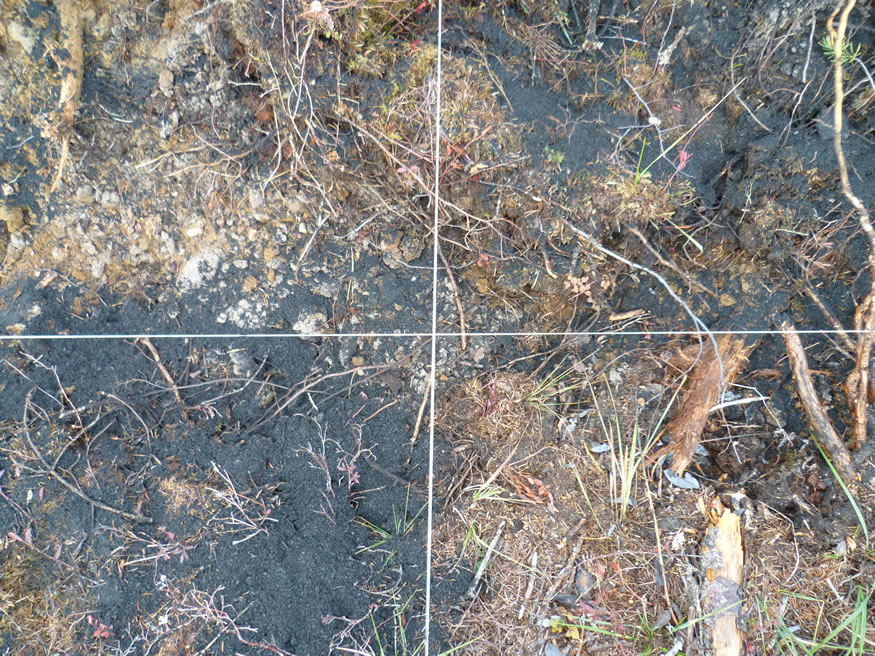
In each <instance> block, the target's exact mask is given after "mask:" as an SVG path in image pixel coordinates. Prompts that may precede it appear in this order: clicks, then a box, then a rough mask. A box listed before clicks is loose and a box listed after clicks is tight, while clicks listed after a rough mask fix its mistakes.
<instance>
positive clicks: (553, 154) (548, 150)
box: [544, 146, 565, 168]
mask: <svg viewBox="0 0 875 656" xmlns="http://www.w3.org/2000/svg"><path fill="white" fill-rule="evenodd" d="M544 155H546V156H547V161H548V162H550V163H551V164H554V165H555V166H556V167H557V168H559V167H561V166H562V162H564V161H565V153H563V152H562V151H559V150H556V149H555V148H552V147H550V146H544Z"/></svg>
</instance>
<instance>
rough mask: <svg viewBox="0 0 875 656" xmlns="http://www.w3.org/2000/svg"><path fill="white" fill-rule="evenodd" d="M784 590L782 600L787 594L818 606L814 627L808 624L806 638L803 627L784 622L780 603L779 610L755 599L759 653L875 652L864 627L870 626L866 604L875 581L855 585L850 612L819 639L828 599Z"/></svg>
mask: <svg viewBox="0 0 875 656" xmlns="http://www.w3.org/2000/svg"><path fill="white" fill-rule="evenodd" d="M785 594H786V597H785V601H786V599H788V598H795V599H798V600H800V601H805V602H808V603H814V604H817V605H818V606H820V612H819V613H818V616H817V621H816V622H815V624H814V627H810V628H809V630H810V633H811V635H812V637H811V638H806V637H803V636H801V635H799V633H800V631H801V630H802V628H803V627H800V626H799V625H797V624H794V625H791V626H788V625H787V622H786V620H785V617H784V610H783V606H784V604H783V603H782V608H781V610H778V611H776V610H774V609H770V608H769V607H768V606H767V604H766V603H765V602H764V601H763V600H762V599H757V600H756V612H757V624H756V626H757V627H758V633H759V636H758V642H759V643H760V646H761V649H762V653H769V654H771V653H778V654H790V655H792V656H797V655H803V656H814V655H815V654H818V653H823V652H829V653H830V654H841V655H842V656H872V655H873V654H875V647H873V642H872V640H871V638H867V636H866V631H867V629H868V628H869V623H868V621H869V617H868V606H869V602H870V600H871V599H872V597H873V594H875V584H869V585H868V587H867V586H862V585H858V586H857V589H856V595H855V598H854V604H853V606H852V608H851V610H850V612H849V613H848V614H847V615H846V616H845V617H844V618H843V619H842V620H841V621H840V622H839V623H838V624H837V625H836V627H835V628H834V629H833V630H832V631H830V632H829V633H827V634H826V635H825V636H824V637H823V638H820V639H818V638H817V634H818V633H819V632H820V625H821V620H822V618H823V611H824V608H825V607H826V603H827V602H825V601H824V600H822V599H817V598H815V597H810V596H807V595H800V594H796V593H791V592H787V593H785ZM843 635H846V642H844V643H840V642H838V639H839V638H841V637H842V636H843Z"/></svg>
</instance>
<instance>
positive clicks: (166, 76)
mask: <svg viewBox="0 0 875 656" xmlns="http://www.w3.org/2000/svg"><path fill="white" fill-rule="evenodd" d="M158 89H159V90H160V91H161V93H163V94H164V95H165V96H166V97H168V98H169V97H170V96H172V95H173V73H172V72H171V71H169V70H167V69H166V68H165V69H162V70H161V72H160V73H158Z"/></svg>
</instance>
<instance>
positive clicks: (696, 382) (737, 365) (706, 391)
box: [654, 335, 753, 476]
mask: <svg viewBox="0 0 875 656" xmlns="http://www.w3.org/2000/svg"><path fill="white" fill-rule="evenodd" d="M717 347H718V350H719V353H720V360H721V361H722V363H723V380H720V365H719V364H718V362H717V356H716V354H715V353H714V350H713V348H711V346H710V345H708V344H706V345H705V346H704V347H703V349H702V355H701V357H700V358H699V361H698V362H697V363H696V364H695V366H694V367H693V370H692V372H691V373H690V377H689V380H688V382H687V390H686V392H685V393H684V395H683V398H682V399H681V402H680V405H679V406H678V409H677V411H676V412H675V413H674V416H673V417H672V419H671V421H669V422H668V424H667V425H666V427H665V432H666V434H667V435H668V436H669V437H670V438H671V442H670V443H669V444H668V445H667V446H665V447H663V448H662V449H660V450H659V451H657V453H656V454H655V456H654V458H658V457H660V456H661V455H665V454H668V453H670V454H671V456H672V466H671V467H672V469H673V470H674V472H675V473H676V474H677V475H678V476H682V475H683V473H684V471H685V470H686V468H687V466H688V465H689V464H690V460H692V457H693V451H695V449H696V445H698V444H699V439H700V438H701V437H702V431H703V430H704V429H705V423H706V422H707V421H708V414H709V413H710V411H711V408H713V407H714V405H715V404H716V402H717V399H718V398H719V397H720V391H721V390H722V389H725V387H726V385H729V384H730V383H732V381H733V380H735V376H736V375H737V374H738V372H739V371H740V369H741V367H742V366H743V365H744V363H745V362H746V361H747V356H748V355H749V354H750V352H751V350H753V344H751V345H745V342H744V339H743V338H741V337H737V336H734V335H721V336H720V337H718V338H717Z"/></svg>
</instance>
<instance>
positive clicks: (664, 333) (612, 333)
mask: <svg viewBox="0 0 875 656" xmlns="http://www.w3.org/2000/svg"><path fill="white" fill-rule="evenodd" d="M711 332H712V333H713V334H714V335H786V334H789V333H790V332H795V333H796V334H797V335H838V334H840V333H841V332H844V334H846V335H864V334H869V333H875V330H853V329H849V330H845V331H838V330H833V329H825V330H814V329H811V330H803V329H800V330H795V331H790V330H779V329H775V330H712V331H711ZM701 334H702V331H700V330H585V331H579V332H578V331H570V330H562V331H557V332H538V331H482V332H477V331H465V333H464V335H465V337H467V338H471V337H651V336H652V337H671V336H676V337H683V336H687V337H695V336H698V335H701ZM141 337H148V338H149V339H291V338H298V339H349V338H355V337H363V338H366V339H377V338H381V339H391V338H399V339H422V338H425V337H428V338H429V339H431V338H433V337H434V338H446V339H459V338H461V337H462V333H461V332H452V331H449V332H431V331H429V332H411V333H109V334H88V333H83V334H79V335H59V334H57V333H48V334H38V333H37V334H30V335H0V342H13V341H16V340H18V341H30V340H38V339H42V340H48V341H62V340H70V341H73V340H88V339H91V340H120V339H128V340H134V339H139V338H141Z"/></svg>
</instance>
